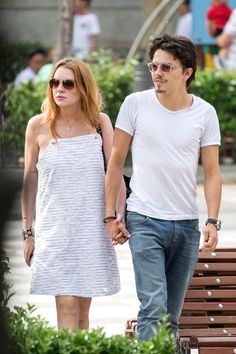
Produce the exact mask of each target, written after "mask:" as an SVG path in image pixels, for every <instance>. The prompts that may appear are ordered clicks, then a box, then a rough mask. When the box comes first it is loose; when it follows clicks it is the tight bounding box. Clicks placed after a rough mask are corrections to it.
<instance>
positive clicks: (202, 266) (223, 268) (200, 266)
mask: <svg viewBox="0 0 236 354" xmlns="http://www.w3.org/2000/svg"><path fill="white" fill-rule="evenodd" d="M198 271H201V272H204V273H210V272H221V273H223V272H236V263H231V262H230V263H210V262H203V263H197V266H196V268H195V272H198Z"/></svg>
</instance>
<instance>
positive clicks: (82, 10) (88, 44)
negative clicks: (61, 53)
mask: <svg viewBox="0 0 236 354" xmlns="http://www.w3.org/2000/svg"><path fill="white" fill-rule="evenodd" d="M90 5H91V0H76V1H75V7H76V14H75V15H74V19H73V35H72V47H73V52H74V56H75V57H77V58H80V59H87V58H88V57H89V55H90V54H91V53H92V52H93V51H94V50H95V49H96V47H97V40H98V36H99V35H100V32H101V30H100V25H99V21H98V17H97V16H96V15H95V14H94V13H91V12H90V9H89V7H90Z"/></svg>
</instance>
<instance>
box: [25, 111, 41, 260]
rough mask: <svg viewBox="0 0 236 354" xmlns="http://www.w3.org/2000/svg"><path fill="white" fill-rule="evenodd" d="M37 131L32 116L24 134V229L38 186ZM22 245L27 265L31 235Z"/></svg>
mask: <svg viewBox="0 0 236 354" xmlns="http://www.w3.org/2000/svg"><path fill="white" fill-rule="evenodd" d="M37 131H38V129H37V118H36V117H33V118H31V119H30V120H29V122H28V125H27V128H26V134H25V156H24V163H25V167H24V178H23V188H22V194H21V210H22V227H23V230H24V231H26V230H29V229H31V228H32V223H33V218H34V213H35V201H36V193H37V186H38V173H37V169H36V164H37V161H38V153H39V147H38V143H37ZM23 247H24V258H25V262H26V263H27V264H28V265H29V264H30V258H31V256H32V254H33V250H34V239H33V237H27V238H26V239H25V240H24V243H23Z"/></svg>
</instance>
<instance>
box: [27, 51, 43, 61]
mask: <svg viewBox="0 0 236 354" xmlns="http://www.w3.org/2000/svg"><path fill="white" fill-rule="evenodd" d="M37 54H42V55H43V56H45V57H46V56H47V51H46V50H45V49H43V48H36V49H34V50H32V51H31V52H30V53H29V54H28V60H30V59H32V58H33V57H34V56H35V55H37Z"/></svg>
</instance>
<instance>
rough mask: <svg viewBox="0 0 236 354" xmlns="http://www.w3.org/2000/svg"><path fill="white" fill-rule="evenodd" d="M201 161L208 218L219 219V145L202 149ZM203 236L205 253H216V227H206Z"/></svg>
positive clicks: (220, 185)
mask: <svg viewBox="0 0 236 354" xmlns="http://www.w3.org/2000/svg"><path fill="white" fill-rule="evenodd" d="M201 159H202V165H203V169H204V194H205V199H206V204H207V212H208V218H214V219H218V215H219V210H220V202H221V188H222V182H221V173H220V168H219V148H218V145H210V146H205V147H202V148H201ZM203 234H204V244H203V247H202V250H203V251H205V252H212V251H214V249H215V248H216V245H217V242H218V234H217V230H216V227H215V226H214V225H212V224H208V225H206V226H205V227H204V230H203Z"/></svg>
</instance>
